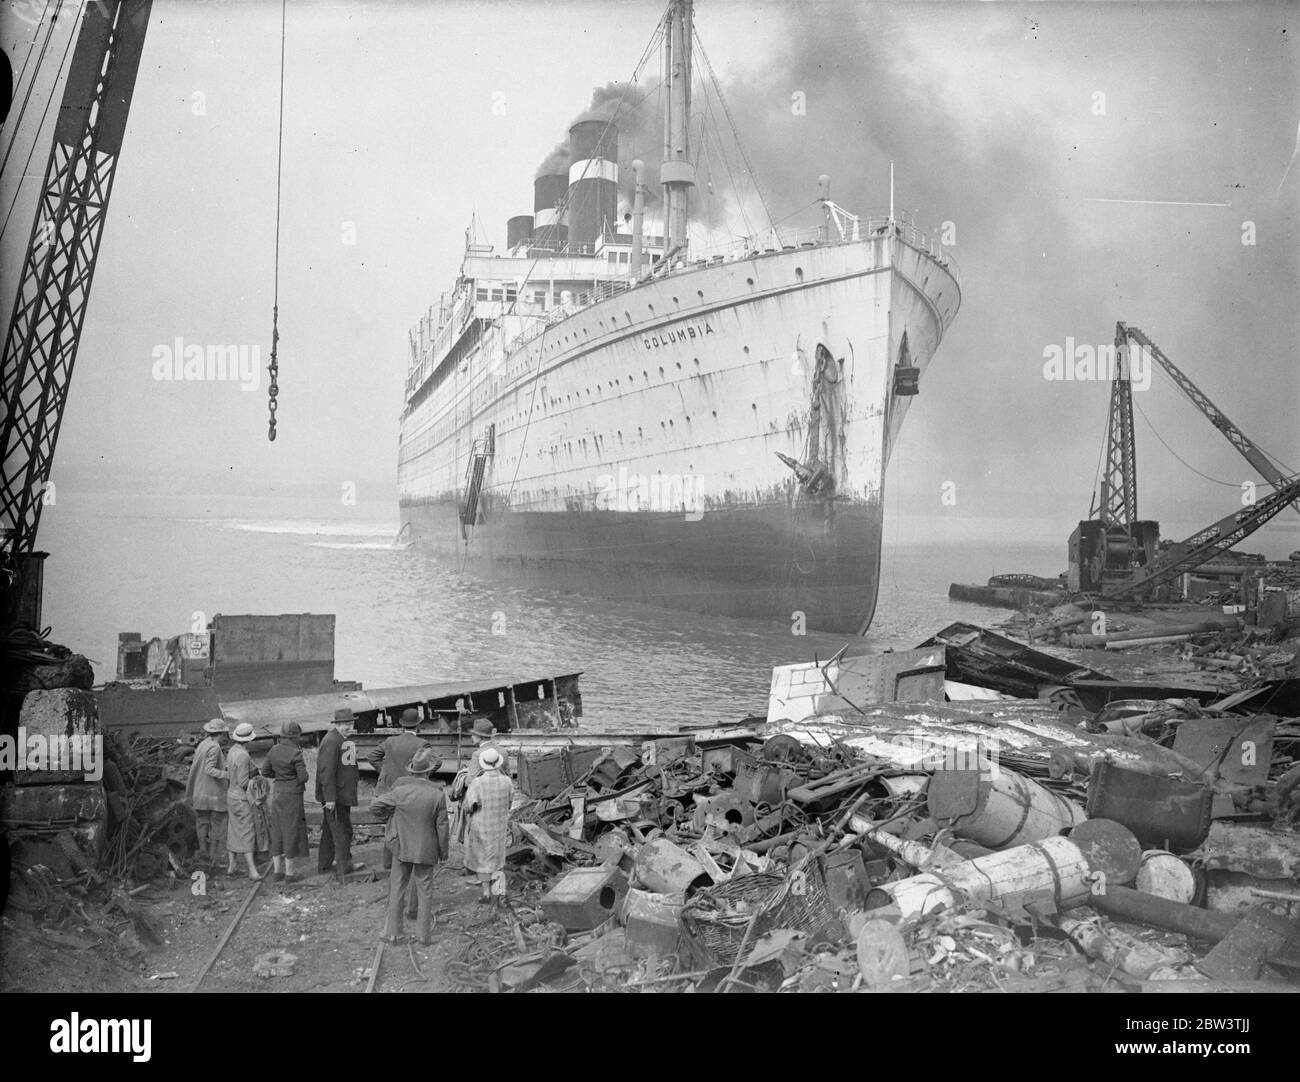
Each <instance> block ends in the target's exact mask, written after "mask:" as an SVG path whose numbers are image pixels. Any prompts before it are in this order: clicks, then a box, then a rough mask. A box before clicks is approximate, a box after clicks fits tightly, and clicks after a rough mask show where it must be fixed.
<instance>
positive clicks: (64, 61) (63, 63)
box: [0, 0, 86, 237]
mask: <svg viewBox="0 0 1300 1082" xmlns="http://www.w3.org/2000/svg"><path fill="white" fill-rule="evenodd" d="M85 6H86V0H81V6H80V7H79V8H78V9H77V14H76V16H75V17H74V18H73V23H72V33H71V34H69V35H68V40H67V42H66V43H65V44H64V46H63V56H62V57H61V58H60V59H59V70H58V71H57V72H55V73H54V83H53V85H51V87H50V93H49V97H47V98H46V99H45V108H44V109H42V110H41V119H40V123H38V124H37V125H36V134H35V136H34V137H33V138H32V145H31V146H30V147H28V148H27V159H26V160H25V161H24V162H23V171H22V172H21V173H20V174H19V175H18V179H17V180H16V181H14V197H13V199H11V200H10V201H9V209H8V210H7V211H6V212H5V219H4V224H3V225H0V237H2V236H4V234H5V233H8V232H9V219H10V218H12V217H13V213H14V208H15V207H17V206H18V196H19V195H20V194H21V192H22V185H23V181H24V180H26V179H27V178H28V173H27V171H28V170H29V169H30V168H31V165H32V156H33V155H34V154H35V153H36V147H37V144H38V143H40V141H41V131H42V130H43V129H44V128H45V121H46V119H47V118H48V116H49V114H50V106H51V105H53V104H54V98H55V94H56V93H57V91H58V89H59V82H60V80H62V79H63V78H64V70H65V69H66V68H67V66H68V54H69V53H71V52H72V45H73V42H75V41H76V40H77V21H78V20H79V19H80V18H81V14H82V11H83V9H84V8H85ZM52 27H53V24H51V33H52V32H53V29H52ZM45 41H46V44H47V45H48V44H49V36H48V35H47V36H46V39H45ZM43 55H44V52H43V51H42V56H43ZM40 65H41V59H39V58H38V59H37V61H36V68H34V69H33V70H32V83H31V84H28V87H27V92H28V94H29V95H30V94H31V89H32V85H33V84H34V83H35V80H36V76H37V74H38V73H39V69H40ZM23 107H24V108H26V100H24V102H23ZM17 140H18V128H17V127H15V128H14V133H13V137H12V138H11V140H10V142H9V148H8V150H6V152H5V162H4V164H5V165H8V162H9V151H10V150H13V147H14V143H15V142H17ZM3 171H4V166H3V165H0V173H2V172H3ZM36 205H37V207H38V208H39V207H40V206H41V197H40V196H39V195H38V196H37V202H36Z"/></svg>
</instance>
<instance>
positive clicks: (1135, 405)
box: [1133, 402, 1271, 489]
mask: <svg viewBox="0 0 1300 1082" xmlns="http://www.w3.org/2000/svg"><path fill="white" fill-rule="evenodd" d="M1133 408H1134V409H1136V410H1137V411H1138V413H1140V414H1141V415H1142V420H1144V421H1146V423H1147V427H1148V428H1149V429H1151V432H1152V434H1153V435H1154V436H1155V438H1156V439H1158V440H1159V441H1160V442H1161V444H1163V445H1164V448H1165V450H1166V451H1168V452H1169V453H1170V454H1171V455H1173V456H1174V458H1176V459H1178V461H1179V462H1181V463H1182V464H1183V465H1184V466H1186V467H1187V468H1188V469H1189V470H1191V471H1192V473H1194V474H1196V475H1197V476H1198V477H1204V478H1205V480H1207V481H1213V482H1214V483H1215V484H1216V485H1223V486H1224V487H1226V488H1238V489H1239V488H1241V485H1240V483H1239V482H1236V481H1221V480H1219V478H1217V477H1211V476H1210V475H1209V474H1208V473H1202V472H1201V471H1200V470H1198V469H1197V468H1196V467H1195V466H1193V465H1192V464H1191V463H1190V462H1188V461H1187V459H1185V458H1183V456H1182V455H1180V454H1179V453H1178V452H1177V451H1175V450H1174V449H1173V448H1172V447H1170V446H1169V444H1168V443H1166V442H1165V438H1164V437H1163V436H1162V435H1160V433H1159V432H1157V431H1156V426H1155V425H1153V424H1152V423H1151V418H1150V417H1148V416H1147V415H1146V411H1145V410H1144V409H1143V408H1142V407H1141V406H1140V405H1138V403H1137V402H1134V403H1133ZM1262 483H1263V484H1271V482H1268V481H1265V482H1262Z"/></svg>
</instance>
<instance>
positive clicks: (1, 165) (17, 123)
mask: <svg viewBox="0 0 1300 1082" xmlns="http://www.w3.org/2000/svg"><path fill="white" fill-rule="evenodd" d="M49 7H50V2H49V0H46V2H45V8H46V10H47V11H48V10H49ZM41 19H42V21H44V19H45V15H44V13H42V15H41ZM58 21H59V20H58V13H57V12H55V16H54V18H53V19H51V20H50V25H49V26H48V27H46V28H45V43H44V44H43V45H42V46H41V53H40V55H39V56H38V57H37V58H36V67H34V68H33V69H32V79H31V82H29V83H28V84H27V93H25V94H24V95H23V103H22V105H21V106H19V108H18V115H17V116H16V117H14V121H13V129H12V131H13V134H12V135H11V136H10V137H9V145H8V146H7V147H6V148H5V156H4V160H3V161H0V173H3V172H4V170H5V166H7V165H8V164H9V155H10V154H11V153H12V152H13V149H14V143H16V142H17V141H18V133H19V132H20V131H21V130H22V125H23V117H24V116H26V115H27V103H28V101H30V100H31V96H32V91H33V90H34V89H35V87H36V80H37V79H38V78H39V77H40V74H41V65H42V64H43V63H44V61H45V51H46V50H47V49H48V48H49V47H50V38H52V37H53V36H54V26H55V24H56V23H57V22H58ZM40 36H41V30H40V24H39V23H38V24H37V27H36V33H35V34H33V35H32V43H31V45H29V46H27V58H26V59H25V60H24V61H23V72H26V71H27V62H28V61H29V60H31V58H32V49H33V48H34V47H35V46H36V39H37V38H39V37H40ZM73 36H74V37H75V36H76V25H75V21H74V25H73ZM22 81H23V76H22V73H21V72H20V73H19V75H18V80H17V81H16V82H15V83H14V86H15V87H18V86H21V85H22ZM57 89H58V80H57V79H55V83H54V87H53V88H51V90H50V93H51V94H53V93H54V91H55V90H57ZM40 134H41V133H40V129H39V128H38V129H37V130H36V138H37V139H38V140H39V139H40Z"/></svg>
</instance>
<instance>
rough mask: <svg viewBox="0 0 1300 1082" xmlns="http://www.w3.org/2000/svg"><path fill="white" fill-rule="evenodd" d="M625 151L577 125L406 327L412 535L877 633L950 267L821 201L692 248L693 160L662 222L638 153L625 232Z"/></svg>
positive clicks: (591, 590) (600, 591)
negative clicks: (563, 153)
mask: <svg viewBox="0 0 1300 1082" xmlns="http://www.w3.org/2000/svg"><path fill="white" fill-rule="evenodd" d="M689 18H690V5H689V4H688V3H676V4H673V5H672V6H671V7H670V9H669V12H668V14H667V15H666V19H667V20H668V23H669V24H672V22H673V20H678V19H685V20H687V26H689ZM665 32H666V34H668V35H670V36H671V34H672V33H673V28H672V25H667V26H666V28H665ZM688 39H689V36H688V37H687V40H688ZM679 59H680V58H679ZM675 70H676V69H674V71H675ZM687 72H688V73H689V65H687ZM686 85H689V79H688V78H687V79H686ZM670 90H671V93H674V94H678V95H685V94H686V89H685V86H683V85H681V84H680V82H679V81H678V79H677V77H676V76H675V75H674V76H673V77H672V78H671V79H670ZM668 114H669V121H670V123H671V119H672V117H673V116H677V115H679V114H677V113H675V112H674V111H673V110H668ZM688 114H689V109H684V110H683V111H682V113H681V114H680V115H688ZM679 144H683V145H684V135H682V134H681V133H678V135H677V136H675V137H674V138H671V139H669V140H668V141H666V142H665V145H666V146H674V147H676V146H678V145H679ZM617 153H618V131H617V127H616V125H615V123H614V121H613V119H610V120H603V121H600V120H598V121H592V120H586V121H582V122H580V123H578V124H575V125H574V127H573V128H572V129H571V131H570V158H571V161H572V164H571V165H570V167H569V173H568V176H567V177H566V176H564V175H562V174H543V175H541V176H539V177H538V178H537V180H536V181H535V184H534V196H535V200H534V206H535V213H534V215H533V216H532V217H527V216H522V217H517V218H512V219H510V223H509V227H508V229H507V235H508V238H509V240H510V244H509V246H508V250H507V252H506V253H505V254H502V255H498V254H495V253H494V251H493V250H492V249H491V248H490V247H489V246H487V245H475V244H467V248H466V252H465V256H464V260H463V262H462V267H461V275H460V277H459V279H458V281H457V285H456V288H455V289H454V290H452V291H450V292H449V293H447V294H444V295H443V297H442V298H441V299H440V301H439V304H438V305H437V306H436V307H435V308H434V309H430V311H429V312H428V313H427V315H426V316H425V318H423V319H422V320H421V321H420V323H419V325H418V326H417V328H415V330H414V331H413V332H412V335H411V364H410V370H409V373H408V378H407V388H406V407H405V410H404V411H403V415H402V434H401V449H400V454H399V493H400V502H401V510H402V519H403V524H404V527H409V529H410V531H411V533H412V534H413V536H414V537H415V539H416V540H418V541H422V542H425V543H428V544H430V545H432V546H434V547H436V548H438V549H439V550H441V551H444V552H446V553H448V554H452V553H454V554H455V555H456V557H457V559H458V562H459V563H460V564H461V565H462V566H464V567H465V568H466V569H467V570H469V571H471V572H473V573H477V574H481V575H485V576H489V577H494V578H499V577H504V578H512V579H518V580H523V581H525V582H530V583H534V584H537V585H540V586H543V587H547V588H558V589H564V590H576V591H579V592H582V593H588V594H594V595H598V596H604V597H615V598H621V599H628V600H634V601H641V602H646V603H650V604H654V605H659V606H664V607H669V608H676V609H684V610H689V611H694V612H700V613H709V614H719V615H726V616H738V617H751V618H761V619H770V620H778V621H784V622H787V623H789V622H792V621H797V620H800V619H802V620H803V622H804V625H805V626H806V627H808V628H810V629H814V630H825V631H834V632H847V633H853V632H860V631H863V630H865V629H866V626H867V625H868V624H869V623H870V621H871V618H872V615H873V613H874V611H875V603H876V591H877V580H878V572H879V564H880V536H881V526H882V505H881V500H882V495H883V490H884V475H885V467H886V463H887V462H888V459H889V455H890V450H891V448H892V447H893V444H894V442H895V440H896V438H897V435H898V432H899V429H900V427H901V425H902V422H903V418H904V416H905V415H906V412H907V408H908V405H909V403H910V401H911V399H912V397H913V396H914V395H915V394H916V392H917V389H918V384H919V380H920V377H921V375H922V374H923V373H924V371H925V369H926V367H927V366H928V365H929V363H930V360H931V358H932V357H933V355H934V352H935V350H936V349H937V348H938V346H939V342H940V341H941V339H942V337H943V334H944V332H945V331H946V329H947V327H948V325H949V323H950V322H951V320H952V319H953V317H954V316H955V315H956V312H957V309H958V306H959V304H960V289H959V287H958V284H957V279H956V274H955V268H954V267H953V265H952V263H951V260H950V259H948V258H946V257H945V256H943V255H942V254H941V253H939V252H936V250H935V249H934V247H933V245H932V244H931V243H930V242H929V241H927V240H926V239H925V238H924V237H922V236H921V235H919V234H918V233H917V232H916V231H915V230H914V229H913V228H912V227H911V226H910V225H909V224H908V223H906V222H904V221H901V220H899V219H897V218H895V217H894V216H893V215H892V214H890V215H889V216H887V217H881V218H878V219H867V218H861V219H860V218H857V217H855V216H853V215H851V214H848V213H847V212H846V211H844V210H843V209H842V208H840V207H838V206H837V205H836V204H834V203H832V202H831V201H830V200H829V198H828V197H826V193H825V191H823V199H822V207H823V211H824V214H825V225H824V226H822V227H821V228H819V229H815V230H805V231H802V232H796V231H780V230H777V229H770V230H768V231H766V232H765V233H763V234H760V235H758V236H755V237H752V238H748V239H746V240H745V241H743V242H742V243H740V244H739V245H736V246H734V247H733V248H731V249H730V250H725V251H721V252H714V253H712V254H711V255H710V256H708V257H706V258H700V257H698V256H695V255H694V253H693V249H692V246H691V243H690V242H688V239H687V235H686V221H685V216H684V213H683V214H681V215H678V214H676V213H675V211H674V207H676V206H679V205H680V204H679V203H674V201H673V194H674V192H680V191H682V190H686V191H689V185H690V182H691V174H690V167H689V164H688V161H687V160H685V159H686V155H685V154H684V152H683V160H673V159H671V158H670V159H668V160H666V161H665V162H664V164H663V167H662V169H661V173H660V179H661V180H662V181H663V183H664V198H663V204H664V205H665V206H666V207H667V211H666V214H665V219H666V220H665V221H664V223H663V225H662V226H659V227H657V228H659V229H661V230H662V233H663V235H662V236H660V235H656V234H655V233H654V232H652V231H651V227H648V225H649V223H647V222H646V219H645V216H644V209H643V207H644V190H645V189H644V186H643V184H642V181H641V175H640V174H641V163H639V162H632V163H628V167H630V168H632V169H633V170H635V171H636V173H637V184H636V187H635V192H636V196H635V201H634V205H633V207H632V214H631V219H632V227H631V230H632V231H631V233H630V234H629V233H623V232H621V231H620V229H621V228H622V226H621V222H620V219H619V216H618V213H617V211H618V203H617V200H618V189H617V178H618V177H619V165H618V162H617V160H616V157H617ZM593 207H594V208H596V210H597V211H599V213H592V208H593ZM602 207H603V210H602ZM800 614H802V617H801V616H800Z"/></svg>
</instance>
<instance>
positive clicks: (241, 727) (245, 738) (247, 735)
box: [230, 721, 256, 744]
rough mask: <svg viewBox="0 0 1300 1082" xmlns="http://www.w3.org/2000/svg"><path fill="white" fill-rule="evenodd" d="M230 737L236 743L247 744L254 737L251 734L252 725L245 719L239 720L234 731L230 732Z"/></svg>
mask: <svg viewBox="0 0 1300 1082" xmlns="http://www.w3.org/2000/svg"><path fill="white" fill-rule="evenodd" d="M230 739H231V740H233V741H235V742H236V743H237V744H247V743H249V742H250V741H252V740H255V739H256V737H255V736H254V734H253V727H252V726H251V725H250V724H249V723H248V722H246V721H241V722H240V723H239V724H238V725H236V726H235V731H234V732H233V733H231V735H230Z"/></svg>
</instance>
